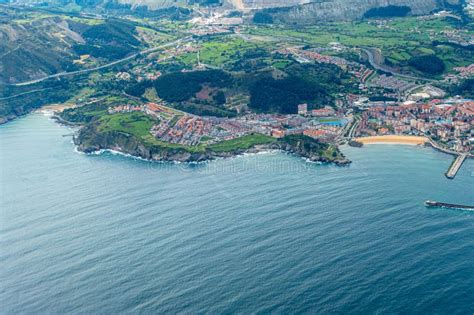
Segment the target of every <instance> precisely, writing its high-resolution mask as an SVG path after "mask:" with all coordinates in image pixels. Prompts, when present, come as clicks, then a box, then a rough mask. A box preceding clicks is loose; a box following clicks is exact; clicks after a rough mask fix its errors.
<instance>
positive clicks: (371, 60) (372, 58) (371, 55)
mask: <svg viewBox="0 0 474 315" xmlns="http://www.w3.org/2000/svg"><path fill="white" fill-rule="evenodd" d="M361 50H362V51H363V52H365V53H366V54H367V56H368V57H369V63H370V65H371V66H372V67H373V68H374V69H377V70H381V71H384V72H388V73H391V74H392V75H394V76H396V77H400V78H405V79H410V80H415V81H416V80H419V81H427V82H437V81H436V80H432V79H427V78H421V77H416V76H412V75H408V74H403V73H398V72H395V71H393V70H392V69H389V68H386V67H384V66H382V65H380V64H378V63H377V62H376V61H375V56H374V53H373V52H372V51H371V50H370V49H368V48H361Z"/></svg>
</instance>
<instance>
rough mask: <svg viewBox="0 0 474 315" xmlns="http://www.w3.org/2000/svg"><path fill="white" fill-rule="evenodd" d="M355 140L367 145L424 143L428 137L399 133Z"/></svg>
mask: <svg viewBox="0 0 474 315" xmlns="http://www.w3.org/2000/svg"><path fill="white" fill-rule="evenodd" d="M355 141H357V142H360V143H363V144H364V145H369V144H405V145H424V144H425V143H427V142H429V140H428V138H426V137H422V136H399V135H387V136H372V137H360V138H356V139H355Z"/></svg>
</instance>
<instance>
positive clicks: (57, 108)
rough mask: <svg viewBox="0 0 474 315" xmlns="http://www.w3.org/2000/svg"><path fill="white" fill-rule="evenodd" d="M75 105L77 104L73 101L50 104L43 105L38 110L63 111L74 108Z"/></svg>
mask: <svg viewBox="0 0 474 315" xmlns="http://www.w3.org/2000/svg"><path fill="white" fill-rule="evenodd" d="M74 107H75V104H71V103H64V104H50V105H45V106H42V107H41V108H39V109H38V111H40V112H62V111H63V110H65V109H68V108H74Z"/></svg>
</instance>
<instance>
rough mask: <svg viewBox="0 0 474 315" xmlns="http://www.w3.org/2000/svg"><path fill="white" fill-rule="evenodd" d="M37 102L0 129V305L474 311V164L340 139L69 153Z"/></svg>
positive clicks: (86, 309) (111, 309)
mask: <svg viewBox="0 0 474 315" xmlns="http://www.w3.org/2000/svg"><path fill="white" fill-rule="evenodd" d="M71 132H72V131H71V130H69V129H67V128H65V127H62V126H59V125H57V124H55V123H54V122H53V121H51V120H49V119H48V118H46V117H44V116H42V115H40V114H32V115H29V116H26V117H24V118H21V119H18V120H16V121H14V122H11V123H8V124H6V125H3V126H0V170H1V173H0V179H1V181H0V187H1V196H0V200H1V201H0V264H1V268H0V305H1V306H0V312H1V313H4V314H17V313H107V314H108V313H118V312H127V313H135V312H140V313H212V314H215V313H315V312H318V313H338V314H341V313H363V314H367V313H389V314H392V313H438V314H448V313H449V314H472V313H473V312H474V295H473V292H474V213H472V212H471V213H470V212H463V211H457V210H446V209H428V208H426V207H425V206H424V205H423V202H424V201H425V200H426V199H432V200H437V201H444V202H452V203H460V204H474V193H473V192H474V161H472V160H468V161H467V162H466V164H465V165H464V166H463V168H462V169H461V171H460V173H459V174H458V176H457V177H456V179H455V180H447V179H446V178H445V177H444V175H443V174H444V172H445V171H446V169H447V168H448V166H449V164H450V163H451V159H452V158H451V157H450V156H447V155H444V154H442V153H439V152H436V151H434V150H431V149H429V148H421V147H409V146H397V145H374V146H367V147H365V148H362V149H358V148H349V147H347V148H344V152H345V154H346V155H347V156H348V157H349V158H350V159H351V160H353V164H352V165H351V166H350V167H344V168H340V167H335V166H329V165H315V164H311V163H306V162H305V161H304V160H303V159H300V158H298V157H294V156H290V155H285V154H282V153H275V152H272V153H267V154H258V155H249V156H244V157H238V158H233V159H226V160H218V161H213V162H210V163H205V164H199V165H185V164H178V165H176V164H160V163H149V162H145V161H139V160H135V159H131V158H126V157H122V156H120V155H116V154H111V153H104V154H102V155H99V156H87V155H83V154H78V153H76V152H74V147H73V145H72V144H71V138H70V137H63V135H66V134H70V133H71Z"/></svg>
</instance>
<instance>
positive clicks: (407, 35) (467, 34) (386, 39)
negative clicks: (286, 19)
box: [245, 17, 474, 71]
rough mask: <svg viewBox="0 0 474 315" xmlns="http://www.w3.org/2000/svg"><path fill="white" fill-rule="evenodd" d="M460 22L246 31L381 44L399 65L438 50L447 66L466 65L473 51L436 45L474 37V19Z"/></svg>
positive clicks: (287, 38)
mask: <svg viewBox="0 0 474 315" xmlns="http://www.w3.org/2000/svg"><path fill="white" fill-rule="evenodd" d="M457 23H458V22H456V21H452V20H451V19H447V18H439V17H406V18H397V19H391V20H382V21H353V22H333V23H325V24H324V25H314V26H307V27H304V26H298V28H297V29H296V28H293V27H291V26H276V25H270V26H265V25H263V26H262V25H259V26H248V27H247V28H246V29H245V32H246V33H248V34H251V35H257V36H266V37H272V38H274V39H278V40H280V41H281V42H287V43H289V44H294V45H310V46H315V47H318V46H319V47H326V46H327V45H329V44H330V43H333V42H338V43H341V44H342V45H345V46H348V47H352V48H356V47H373V48H379V49H380V50H381V51H382V54H383V55H384V57H386V60H388V62H389V63H390V64H392V65H393V66H395V67H406V66H407V64H406V63H407V61H408V60H409V59H411V58H412V57H414V56H419V55H430V54H436V55H437V56H438V57H440V58H441V59H442V60H443V61H444V62H445V64H446V70H447V71H451V70H452V68H453V67H457V66H466V65H468V64H471V63H472V62H473V61H474V55H473V51H472V49H471V50H468V49H461V48H459V47H453V46H448V45H434V44H433V42H434V41H439V42H448V41H451V40H453V38H455V39H456V40H464V41H467V42H468V41H469V40H472V39H473V36H474V31H473V25H472V23H471V24H469V25H467V26H462V27H459V25H458V24H457Z"/></svg>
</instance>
